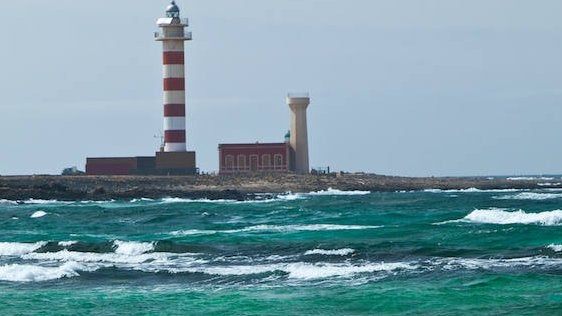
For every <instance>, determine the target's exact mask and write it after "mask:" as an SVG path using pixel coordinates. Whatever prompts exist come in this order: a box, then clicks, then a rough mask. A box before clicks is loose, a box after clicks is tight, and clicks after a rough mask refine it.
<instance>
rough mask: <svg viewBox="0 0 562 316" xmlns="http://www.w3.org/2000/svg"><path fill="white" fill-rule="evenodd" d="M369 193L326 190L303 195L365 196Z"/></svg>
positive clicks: (369, 192)
mask: <svg viewBox="0 0 562 316" xmlns="http://www.w3.org/2000/svg"><path fill="white" fill-rule="evenodd" d="M367 194H371V191H358V190H356V191H341V190H337V189H332V188H328V190H322V191H316V192H309V193H305V195H311V196H318V195H367Z"/></svg>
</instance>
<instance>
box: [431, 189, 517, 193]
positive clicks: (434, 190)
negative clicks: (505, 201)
mask: <svg viewBox="0 0 562 316" xmlns="http://www.w3.org/2000/svg"><path fill="white" fill-rule="evenodd" d="M519 191H526V190H520V189H489V190H482V189H477V188H468V189H451V190H443V189H426V190H423V192H428V193H488V192H489V193H501V192H519Z"/></svg>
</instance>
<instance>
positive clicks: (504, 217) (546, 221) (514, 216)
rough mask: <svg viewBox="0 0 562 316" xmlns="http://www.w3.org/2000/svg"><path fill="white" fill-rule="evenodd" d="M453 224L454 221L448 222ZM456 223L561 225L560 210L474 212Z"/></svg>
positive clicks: (490, 210)
mask: <svg viewBox="0 0 562 316" xmlns="http://www.w3.org/2000/svg"><path fill="white" fill-rule="evenodd" d="M449 222H454V221H449ZM456 222H472V223H481V224H500V225H508V224H536V225H544V226H558V225H561V224H562V210H554V211H546V212H540V213H526V212H524V211H522V210H519V211H506V210H504V209H497V208H492V209H485V210H474V211H472V212H471V213H470V214H468V215H467V216H465V217H464V218H462V219H460V220H457V221H456Z"/></svg>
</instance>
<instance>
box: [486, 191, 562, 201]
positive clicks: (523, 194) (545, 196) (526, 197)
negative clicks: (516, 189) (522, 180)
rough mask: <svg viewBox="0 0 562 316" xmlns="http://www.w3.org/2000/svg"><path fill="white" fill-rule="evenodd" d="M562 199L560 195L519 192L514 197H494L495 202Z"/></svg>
mask: <svg viewBox="0 0 562 316" xmlns="http://www.w3.org/2000/svg"><path fill="white" fill-rule="evenodd" d="M561 197H562V193H536V192H521V193H518V194H514V195H504V196H494V199H497V200H537V201H540V200H551V199H558V198H561Z"/></svg>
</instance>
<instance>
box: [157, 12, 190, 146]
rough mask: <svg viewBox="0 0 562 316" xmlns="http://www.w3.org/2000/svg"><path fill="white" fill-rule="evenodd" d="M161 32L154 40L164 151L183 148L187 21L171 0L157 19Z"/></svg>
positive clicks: (187, 39)
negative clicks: (159, 54)
mask: <svg viewBox="0 0 562 316" xmlns="http://www.w3.org/2000/svg"><path fill="white" fill-rule="evenodd" d="M157 24H158V27H160V29H161V32H160V33H156V40H157V41H161V42H162V48H163V78H164V152H185V151H186V150H187V146H186V135H185V130H186V128H185V127H186V124H185V55H184V42H185V41H190V40H191V32H185V28H186V27H187V26H188V25H189V23H188V20H187V19H186V18H181V17H180V9H179V8H178V6H177V5H176V3H175V1H172V3H171V4H170V5H169V6H168V7H167V9H166V17H165V18H160V19H158V22H157Z"/></svg>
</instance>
